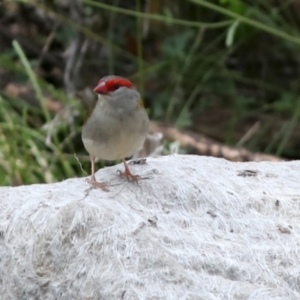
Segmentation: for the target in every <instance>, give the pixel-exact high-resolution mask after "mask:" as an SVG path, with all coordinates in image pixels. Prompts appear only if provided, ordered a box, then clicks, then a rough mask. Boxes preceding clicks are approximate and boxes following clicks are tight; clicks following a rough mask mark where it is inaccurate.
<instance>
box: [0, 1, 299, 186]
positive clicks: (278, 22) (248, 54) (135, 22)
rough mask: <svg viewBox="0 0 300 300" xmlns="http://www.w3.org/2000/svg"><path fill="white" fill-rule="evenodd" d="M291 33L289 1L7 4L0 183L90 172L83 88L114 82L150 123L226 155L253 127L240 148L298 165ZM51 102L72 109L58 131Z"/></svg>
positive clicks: (295, 20) (1, 60)
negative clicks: (215, 144) (132, 92)
mask: <svg viewBox="0 0 300 300" xmlns="http://www.w3.org/2000/svg"><path fill="white" fill-rule="evenodd" d="M0 5H1V4H0ZM299 25H300V4H299V3H298V2H295V1H294V2H293V1H275V0H254V1H250V0H248V1H241V0H218V1H217V0H216V1H208V0H179V1H171V0H148V1H142V0H132V1H119V0H106V1H91V0H83V1H80V0H75V1H72V0H65V1H55V0H52V1H49V0H44V1H33V0H32V1H30V0H27V1H26V0H22V1H21V0H19V1H12V0H11V1H4V3H2V5H1V10H0V48H1V52H0V109H1V113H0V184H1V185H19V184H29V183H38V182H53V181H58V180H61V179H64V178H69V177H74V176H83V175H84V173H83V171H82V168H83V169H84V170H85V171H86V172H87V173H88V172H89V168H90V167H89V159H88V156H87V154H86V152H85V150H84V149H83V145H82V143H81V139H80V131H81V124H82V122H83V118H84V110H85V106H86V105H85V104H86V99H85V98H86V93H85V92H86V90H85V88H86V87H89V88H93V87H94V86H95V84H96V83H97V81H98V80H99V78H101V77H102V76H105V75H107V74H112V73H114V74H117V75H121V76H125V77H128V78H130V79H131V80H133V81H134V82H135V83H136V85H137V87H138V89H139V90H140V91H141V94H142V95H143V97H144V99H145V102H146V106H147V107H148V109H149V113H150V116H151V118H152V119H153V120H159V121H165V122H169V123H172V124H174V125H176V126H177V127H179V128H189V129H192V130H194V131H196V132H199V133H203V134H205V135H207V136H209V137H211V138H214V139H216V140H218V141H220V142H223V143H226V144H229V145H232V146H235V145H236V144H237V143H238V142H239V141H240V139H241V138H242V137H243V136H244V135H245V134H246V133H247V132H248V131H249V130H250V129H251V128H252V127H253V125H254V124H256V123H257V122H259V124H260V127H259V129H258V130H257V131H256V132H254V133H253V134H252V136H251V137H250V138H249V139H248V140H247V141H246V142H245V143H244V145H243V146H245V147H247V148H248V149H249V150H251V151H260V152H266V153H272V154H276V155H280V156H283V157H286V158H294V159H297V158H299V157H300V154H299V151H298V149H299V143H300V137H299V112H300V100H299V90H300V81H299V77H300V76H299V75H300V74H299V73H300V69H299V47H300V36H299ZM13 41H14V42H13ZM12 42H13V43H12ZM74 49H75V50H74ZM73 50H74V51H73ZM72 51H73V52H72ZM72 59H73V60H72ZM12 83H13V84H14V85H11V84H12ZM12 87H13V88H12ZM21 87H29V88H32V89H31V91H30V92H28V95H27V96H26V95H25V96H24V95H23V94H22V93H18V92H15V93H14V92H12V90H14V89H15V90H16V89H18V88H20V89H21ZM25 94H26V93H25ZM49 98H50V99H51V101H50V102H49V101H48V102H47V101H46V100H47V99H49ZM53 103H59V104H60V105H61V107H62V108H65V109H66V108H71V109H70V110H69V114H67V115H65V116H63V117H62V118H61V119H60V122H54V123H53V122H52V123H51V120H53V119H55V120H56V119H58V117H57V112H58V111H57V110H56V109H50V108H49V107H50V106H51V105H50V104H52V105H53ZM55 116H56V117H55ZM51 124H52V125H53V124H54V125H53V128H54V129H53V132H52V133H51V143H49V140H48V143H46V141H47V137H48V138H49V128H50V127H51ZM74 153H76V154H77V156H78V159H79V160H80V161H81V162H82V167H81V166H80V164H79V162H78V160H77V159H76V157H74Z"/></svg>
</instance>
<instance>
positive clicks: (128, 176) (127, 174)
mask: <svg viewBox="0 0 300 300" xmlns="http://www.w3.org/2000/svg"><path fill="white" fill-rule="evenodd" d="M117 173H118V174H119V175H120V176H121V177H125V178H126V179H127V180H128V181H133V182H136V183H138V181H139V180H140V179H141V176H140V175H134V174H132V173H131V172H130V171H129V169H125V171H124V172H122V171H120V170H118V171H117Z"/></svg>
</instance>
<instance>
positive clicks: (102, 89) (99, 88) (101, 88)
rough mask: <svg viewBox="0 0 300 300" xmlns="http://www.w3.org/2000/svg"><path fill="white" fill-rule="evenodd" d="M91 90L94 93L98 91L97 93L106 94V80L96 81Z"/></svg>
mask: <svg viewBox="0 0 300 300" xmlns="http://www.w3.org/2000/svg"><path fill="white" fill-rule="evenodd" d="M93 91H94V92H95V93H98V94H105V95H107V94H108V88H107V86H106V82H105V81H100V82H99V83H98V85H97V86H96V87H95V88H94V90H93Z"/></svg>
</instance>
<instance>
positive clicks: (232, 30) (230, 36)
mask: <svg viewBox="0 0 300 300" xmlns="http://www.w3.org/2000/svg"><path fill="white" fill-rule="evenodd" d="M239 24H240V21H235V22H233V23H232V24H231V25H230V26H229V28H228V31H227V35H226V41H225V45H226V47H228V48H229V47H231V46H232V44H233V41H234V35H235V33H236V30H237V28H238V26H239Z"/></svg>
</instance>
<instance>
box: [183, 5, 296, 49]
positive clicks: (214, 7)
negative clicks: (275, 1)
mask: <svg viewBox="0 0 300 300" xmlns="http://www.w3.org/2000/svg"><path fill="white" fill-rule="evenodd" d="M187 1H189V2H193V3H196V4H199V5H201V6H204V7H207V8H209V9H211V10H214V11H216V12H219V13H221V14H223V15H226V16H228V17H230V18H233V19H236V20H238V21H240V22H242V23H245V24H248V25H250V26H252V27H255V28H257V29H260V30H262V31H265V32H268V33H270V34H272V35H274V36H277V37H280V38H282V39H284V40H286V41H290V42H293V43H296V44H300V38H299V37H296V36H292V35H290V34H288V33H286V32H284V31H281V30H279V29H277V28H274V27H271V26H268V25H265V24H263V23H261V22H258V21H256V20H252V19H250V18H247V17H245V16H242V15H239V14H237V13H235V12H233V11H231V10H228V9H226V8H223V7H221V6H219V5H216V4H213V3H210V2H207V1H204V0H187Z"/></svg>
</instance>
